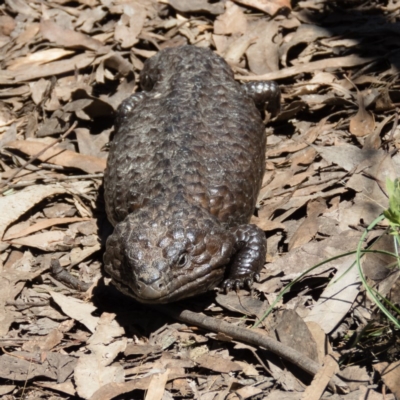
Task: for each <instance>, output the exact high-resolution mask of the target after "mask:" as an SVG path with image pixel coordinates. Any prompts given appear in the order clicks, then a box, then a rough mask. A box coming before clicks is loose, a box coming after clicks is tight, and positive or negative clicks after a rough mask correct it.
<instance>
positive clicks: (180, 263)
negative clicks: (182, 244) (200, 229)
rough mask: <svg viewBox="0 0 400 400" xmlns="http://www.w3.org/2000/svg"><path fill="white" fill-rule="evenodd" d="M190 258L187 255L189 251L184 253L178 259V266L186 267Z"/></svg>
mask: <svg viewBox="0 0 400 400" xmlns="http://www.w3.org/2000/svg"><path fill="white" fill-rule="evenodd" d="M188 259H189V257H188V255H187V253H182V254H181V255H180V256H179V259H178V263H177V264H178V267H184V266H185V265H186V264H187V262H188Z"/></svg>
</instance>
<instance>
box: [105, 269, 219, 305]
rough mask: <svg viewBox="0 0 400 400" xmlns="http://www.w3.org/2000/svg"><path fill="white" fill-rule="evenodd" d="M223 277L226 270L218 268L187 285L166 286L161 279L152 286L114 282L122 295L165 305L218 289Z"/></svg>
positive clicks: (141, 301)
mask: <svg viewBox="0 0 400 400" xmlns="http://www.w3.org/2000/svg"><path fill="white" fill-rule="evenodd" d="M223 277H224V269H223V268H218V269H214V270H212V271H209V273H208V274H206V275H204V276H200V277H196V278H195V279H194V280H192V281H188V282H187V283H180V282H179V281H178V280H175V281H174V282H169V283H166V284H165V283H164V282H162V280H161V279H160V280H158V281H156V282H154V283H152V284H150V285H146V284H144V283H139V284H136V285H133V287H132V286H130V285H127V284H126V283H124V282H121V281H120V280H116V279H115V278H113V279H112V282H113V284H114V285H115V286H116V287H117V288H118V289H119V290H120V291H121V292H122V293H124V294H125V295H127V296H130V297H133V298H134V299H136V300H137V301H139V302H140V303H145V304H165V303H171V302H174V301H178V300H181V299H182V298H187V297H192V296H197V295H199V294H202V293H205V292H207V291H208V290H211V289H213V288H214V287H216V286H217V285H218V284H219V283H220V282H221V281H222V279H223Z"/></svg>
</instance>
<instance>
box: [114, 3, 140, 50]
mask: <svg viewBox="0 0 400 400" xmlns="http://www.w3.org/2000/svg"><path fill="white" fill-rule="evenodd" d="M145 20H146V10H145V9H144V8H143V7H142V6H141V5H140V3H134V2H132V3H125V4H124V13H123V14H122V15H121V17H120V20H119V21H118V23H117V26H116V27H115V32H114V38H115V40H116V41H118V42H120V43H121V47H122V48H124V49H126V48H131V47H133V45H135V44H136V43H137V42H138V39H137V37H138V36H139V34H140V32H141V30H142V28H143V25H144V23H145Z"/></svg>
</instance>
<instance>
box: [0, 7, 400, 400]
mask: <svg viewBox="0 0 400 400" xmlns="http://www.w3.org/2000/svg"><path fill="white" fill-rule="evenodd" d="M0 11H1V12H0V49H1V51H0V63H1V68H0V189H1V193H2V195H1V197H0V210H1V213H0V288H1V290H0V321H1V324H0V344H1V346H0V347H1V349H2V351H1V354H0V395H1V396H2V398H4V399H10V400H11V399H17V398H22V397H23V398H26V399H30V398H45V399H47V398H48V399H50V398H70V397H71V396H74V397H76V398H84V399H111V398H115V397H117V396H119V397H118V398H132V396H133V397H135V396H136V397H138V396H140V397H142V396H144V395H145V396H146V399H161V398H173V397H174V398H175V397H177V398H202V399H213V398H217V397H218V398H219V397H222V396H227V395H230V396H231V395H235V396H237V397H241V398H256V397H263V398H265V399H270V400H272V399H282V398H286V397H287V398H289V397H290V398H291V399H302V398H307V399H313V398H323V399H337V398H341V399H353V398H354V399H355V398H357V399H358V398H361V397H362V398H364V399H375V398H376V399H378V398H379V399H380V398H382V399H383V398H385V399H393V398H394V396H397V397H399V396H400V385H399V382H400V379H399V377H400V375H399V368H397V367H398V361H397V360H398V358H399V354H400V352H399V345H398V338H397V342H396V335H395V334H392V335H391V334H390V331H391V330H390V328H389V327H388V326H387V322H386V321H385V320H383V319H382V317H381V316H380V315H379V313H378V312H377V310H376V307H375V306H374V303H373V302H371V300H370V298H369V297H368V295H367V294H366V292H365V291H364V290H363V287H362V286H361V284H360V277H359V275H358V272H357V270H356V269H355V268H351V266H352V264H353V263H354V259H355V258H354V255H348V256H347V257H345V258H336V257H338V256H340V255H341V254H344V253H347V252H352V251H354V250H355V249H356V247H357V244H358V241H359V239H360V237H361V235H362V233H363V232H364V229H365V227H366V226H368V225H369V224H370V223H371V222H372V221H373V220H374V219H375V218H377V217H378V215H379V214H380V213H382V211H383V210H385V209H387V208H388V198H387V195H386V193H385V190H386V189H385V182H386V179H387V178H390V179H391V180H394V179H395V178H396V177H399V175H400V156H399V152H398V149H399V147H400V129H399V127H398V115H397V109H396V107H397V103H398V101H399V100H398V99H399V98H400V95H399V94H400V92H399V85H398V83H397V81H396V78H397V75H398V71H399V68H400V65H399V60H400V59H399V58H398V55H397V53H398V47H399V44H398V41H396V40H395V37H396V35H398V33H399V22H398V21H399V17H400V16H399V13H400V6H399V4H398V2H397V1H396V0H393V1H390V2H384V1H378V2H375V3H370V4H369V3H368V4H367V3H363V2H350V1H344V2H339V3H333V2H328V1H319V2H310V1H303V2H298V3H297V4H294V3H290V2H288V1H286V0H278V1H276V0H275V1H274V0H262V1H260V0H256V1H253V0H246V1H239V0H238V1H230V0H227V1H222V0H221V1H213V2H210V1H208V0H196V1H187V0H159V1H156V0H146V1H138V0H131V1H119V0H110V1H102V0H82V1H78V2H68V1H63V0H57V1H53V2H45V3H43V2H39V1H36V0H33V1H29V2H28V1H26V0H18V1H16V0H8V1H6V2H5V3H4V4H2V5H0ZM183 44H192V45H196V46H201V47H211V48H213V49H215V51H216V52H217V53H218V54H220V55H221V56H223V57H225V59H226V60H227V61H228V62H229V63H230V65H231V66H232V68H233V70H234V73H235V76H236V78H237V79H239V80H241V81H249V80H262V79H276V80H278V82H279V84H280V86H281V89H282V93H283V95H282V111H281V113H280V115H279V116H277V117H276V118H275V119H274V120H272V121H270V123H269V124H268V125H267V128H266V131H267V135H268V147H267V149H266V173H265V176H264V181H263V186H262V189H261V191H260V194H259V197H258V204H257V210H256V215H255V216H254V217H253V219H252V222H253V223H255V224H257V225H258V226H259V227H260V228H261V229H263V230H264V231H265V232H266V237H267V243H268V254H267V260H266V261H267V263H266V265H265V268H264V269H263V271H262V273H261V280H260V282H259V283H256V284H255V285H254V286H255V290H254V292H253V293H251V294H249V293H248V292H246V291H239V292H238V293H230V294H229V295H224V294H218V295H217V296H214V294H213V293H210V294H209V295H205V296H203V297H201V298H195V299H188V300H187V301H185V303H184V308H186V309H187V310H188V311H190V310H192V311H194V315H195V316H197V317H201V318H202V315H203V314H201V313H204V314H205V315H207V316H209V317H210V316H212V317H216V318H218V320H219V321H220V322H227V323H228V325H227V330H224V329H222V328H223V325H219V327H220V328H218V329H219V331H218V329H214V330H213V329H212V328H211V327H209V326H208V325H205V326H206V327H204V325H202V322H196V319H195V318H194V319H185V318H186V317H185V316H186V314H180V315H178V314H174V315H175V318H178V319H180V320H181V322H180V323H177V322H176V321H174V319H171V318H169V317H167V316H165V315H164V314H163V313H161V312H160V311H158V310H156V309H151V308H149V307H147V306H143V305H140V304H136V303H135V302H134V301H133V300H131V299H127V298H125V297H124V296H122V295H121V294H119V293H118V292H116V291H115V290H114V289H113V287H112V286H110V283H109V279H108V278H107V277H104V274H103V273H102V270H101V267H102V251H103V250H102V245H104V242H105V239H106V237H107V235H108V234H109V233H110V232H111V228H110V225H109V224H108V222H107V220H106V217H105V213H104V203H103V199H102V173H103V171H104V168H105V165H106V157H107V149H106V145H107V143H108V141H109V140H110V135H111V134H112V131H113V122H114V116H115V110H116V109H117V107H118V105H119V104H120V103H121V101H122V100H123V99H124V98H126V97H127V96H129V95H130V94H131V93H133V92H134V91H135V90H136V89H137V86H138V73H139V71H140V69H141V68H142V67H143V63H144V61H145V60H146V59H147V58H149V57H151V56H152V55H154V54H155V53H156V52H157V51H158V50H159V49H162V48H166V47H171V46H179V45H183ZM385 228H386V226H385V225H381V226H379V229H377V230H375V231H372V232H370V234H369V236H368V238H367V244H366V245H373V247H371V248H372V249H378V250H379V249H381V250H386V251H389V252H393V251H394V250H393V240H392V239H391V238H390V237H389V236H387V235H386V236H385ZM382 235H383V236H382ZM329 258H334V259H333V260H332V261H331V262H329V263H326V264H325V263H323V262H324V260H327V259H329ZM52 260H58V262H59V266H60V268H61V271H67V272H69V273H70V274H71V275H72V277H73V278H74V279H75V281H76V282H78V286H79V285H81V286H79V287H89V289H88V291H87V292H86V293H82V292H79V291H78V290H77V287H68V286H66V283H65V282H64V283H63V282H60V281H58V280H56V279H55V278H54V276H56V275H54V276H53V275H51V274H50V270H51V264H52ZM319 263H321V265H320V266H319V267H318V268H316V269H313V270H310V271H309V272H308V273H307V274H305V276H302V275H303V273H304V272H305V271H306V270H308V269H311V268H312V267H313V266H315V265H317V264H319ZM362 264H363V268H364V272H365V274H366V275H367V279H368V280H369V282H370V283H371V285H373V286H374V287H375V288H376V289H377V290H379V291H380V292H381V293H382V295H385V296H391V297H390V298H391V299H392V301H394V302H395V304H397V305H398V304H399V303H398V302H399V298H400V295H399V293H400V283H399V274H398V271H396V270H395V269H393V268H392V269H389V268H388V265H391V264H393V259H391V258H390V257H388V256H384V255H382V254H381V255H378V254H375V255H371V256H370V255H368V256H365V257H363V259H362ZM299 276H302V277H301V279H300V280H296V279H297V278H299ZM294 280H296V281H295V284H293V286H291V287H290V290H288V291H287V292H286V294H285V295H284V296H283V297H282V298H279V299H278V294H279V293H280V292H281V291H282V290H283V289H284V288H285V287H286V285H287V284H288V283H290V282H292V281H294ZM75 281H74V282H75ZM277 299H278V300H279V301H278V303H277V305H276V306H275V309H274V311H273V312H272V313H270V314H268V316H267V317H266V318H265V319H264V320H263V321H262V322H261V323H260V319H261V318H262V316H263V315H264V314H265V312H266V310H267V309H268V308H269V306H270V305H271V304H272V303H273V302H274V301H275V300H277ZM170 308H171V310H173V306H171V307H170ZM171 312H172V311H171ZM188 315H189V314H188ZM243 316H245V318H243ZM255 323H259V326H258V328H256V329H251V326H252V325H254V324H255ZM196 326H197V327H196ZM234 328H235V329H236V330H235V329H234ZM242 328H247V329H244V330H243V332H244V333H243V336H241V337H242V339H241V340H239V339H238V337H237V335H238V332H239V331H240V329H242ZM215 330H217V331H216V332H215ZM374 331H376V332H381V337H380V339H378V340H377V339H375V342H374V341H371V340H372V336H373V333H374ZM240 332H242V331H240ZM249 332H251V333H252V334H253V333H254V334H255V335H256V336H257V335H258V336H259V338H261V339H262V338H273V339H276V340H278V341H279V342H278V343H280V344H281V345H283V346H284V349H289V353H290V349H292V352H293V353H295V352H296V351H297V352H299V354H302V355H303V358H304V359H307V360H312V362H316V363H317V366H319V367H318V368H317V369H316V370H315V372H313V373H311V374H312V375H314V374H316V375H315V377H314V379H312V376H311V375H310V372H308V373H306V372H304V371H310V369H307V368H311V367H309V366H307V365H306V366H304V365H301V366H300V369H299V368H296V367H295V368H294V367H293V364H291V363H288V362H287V361H286V359H285V357H284V356H278V355H279V354H281V353H279V351H278V352H275V351H274V350H271V349H272V348H271V349H270V348H269V347H268V346H269V345H268V344H258V345H256V344H254V342H251V343H250V342H248V344H244V343H243V342H246V340H247V339H246V336H249V334H250V333H249ZM366 332H367V333H369V334H370V335H371V336H367V337H368V340H369V341H371V342H370V344H368V343H369V342H368V341H367V342H365V340H366V339H365V338H364V337H363V336H362V334H364V335H365V334H366ZM397 334H398V332H397ZM258 336H257V337H258ZM257 340H259V339H257ZM257 343H258V342H257ZM260 343H261V342H260ZM262 343H264V342H262ZM366 343H367V344H366ZM333 349H334V350H335V352H333ZM276 354H278V355H276ZM282 357H283V358H282ZM338 360H340V361H338ZM291 362H293V360H291ZM338 362H339V364H340V369H339V368H338ZM309 365H314V364H312V363H311V361H310V364H309ZM321 365H323V367H321ZM302 369H303V372H302ZM311 369H312V368H311ZM338 371H339V372H338ZM335 376H337V377H339V378H340V379H343V380H344V381H345V382H346V383H345V384H342V383H343V381H342V383H340V382H339V383H338V381H336V383H337V388H340V390H341V391H342V393H341V394H340V395H339V394H331V393H330V392H329V390H330V389H329V382H332V379H333V378H334V377H335ZM145 393H146V394H145ZM304 396H306V397H304Z"/></svg>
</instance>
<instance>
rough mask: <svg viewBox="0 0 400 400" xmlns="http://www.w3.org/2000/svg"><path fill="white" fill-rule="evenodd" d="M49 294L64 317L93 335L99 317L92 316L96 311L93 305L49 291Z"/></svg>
mask: <svg viewBox="0 0 400 400" xmlns="http://www.w3.org/2000/svg"><path fill="white" fill-rule="evenodd" d="M50 294H51V297H52V298H53V300H54V301H55V302H56V303H57V304H58V305H59V307H60V308H61V309H62V311H63V312H64V313H65V314H66V315H68V316H69V317H71V318H73V319H75V320H76V321H79V322H80V323H81V324H83V325H85V326H86V328H87V329H88V330H89V331H90V332H92V333H93V332H94V331H95V330H96V327H97V324H98V322H99V317H94V316H93V315H92V313H93V312H94V311H95V310H96V307H95V306H94V305H92V304H88V303H85V302H83V301H82V300H79V299H75V298H73V297H67V296H65V295H63V294H61V293H57V292H51V291H50Z"/></svg>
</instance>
